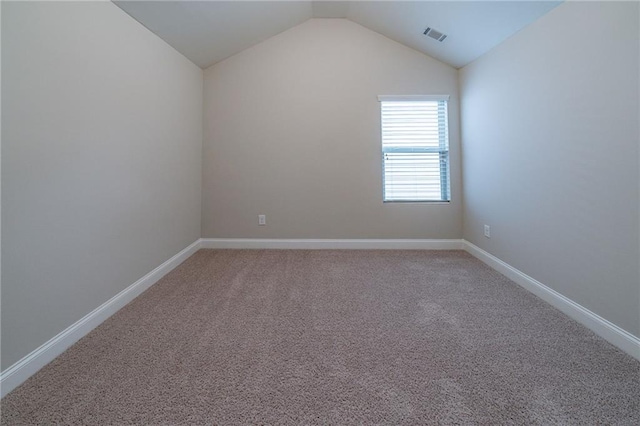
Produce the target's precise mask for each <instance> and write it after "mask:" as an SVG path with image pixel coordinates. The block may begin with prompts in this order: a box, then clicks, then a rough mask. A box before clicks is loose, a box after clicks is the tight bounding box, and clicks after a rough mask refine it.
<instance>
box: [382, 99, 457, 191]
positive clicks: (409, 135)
mask: <svg viewBox="0 0 640 426" xmlns="http://www.w3.org/2000/svg"><path fill="white" fill-rule="evenodd" d="M381 123H382V152H383V167H384V200H385V201H449V200H450V191H449V137H448V131H447V127H448V122H447V101H446V100H433V101H382V102H381Z"/></svg>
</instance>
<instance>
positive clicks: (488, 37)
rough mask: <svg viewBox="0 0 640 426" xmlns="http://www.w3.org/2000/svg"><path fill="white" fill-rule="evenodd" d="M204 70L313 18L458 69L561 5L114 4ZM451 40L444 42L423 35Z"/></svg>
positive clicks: (479, 2)
mask: <svg viewBox="0 0 640 426" xmlns="http://www.w3.org/2000/svg"><path fill="white" fill-rule="evenodd" d="M114 3H115V4H116V5H118V6H119V7H120V8H122V9H123V10H124V11H125V12H126V13H128V14H129V15H131V16H132V17H133V18H135V19H136V20H138V22H140V23H141V24H142V25H144V26H146V27H147V28H148V29H149V30H151V31H152V32H154V33H155V34H156V35H158V36H159V37H160V38H162V39H163V40H165V41H166V42H167V43H169V44H170V45H171V46H173V47H174V48H175V49H176V50H178V51H179V52H180V53H182V54H183V55H185V56H186V57H187V58H189V59H190V60H191V61H193V62H194V63H195V64H196V65H198V66H200V67H201V68H203V69H204V68H208V67H209V66H211V65H213V64H215V63H217V62H219V61H221V60H223V59H225V58H228V57H229V56H232V55H234V54H236V53H239V52H240V51H242V50H244V49H247V48H248V47H251V46H253V45H255V44H257V43H260V42H261V41H264V40H266V39H268V38H270V37H272V36H274V35H277V34H279V33H281V32H283V31H285V30H287V29H289V28H291V27H294V26H296V25H299V24H301V23H302V22H304V21H306V20H308V19H311V18H343V19H348V20H351V21H353V22H355V23H357V24H360V25H362V26H363V27H365V28H367V29H369V30H372V31H375V32H377V33H380V34H382V35H384V36H386V37H388V38H390V39H392V40H394V41H396V42H399V43H402V44H404V45H406V46H408V47H411V48H412V49H415V50H417V51H419V52H422V53H424V54H425V55H428V56H431V57H433V58H435V59H438V60H440V61H442V62H444V63H446V64H449V65H451V66H453V67H455V68H460V67H462V66H465V65H467V64H469V63H470V62H472V61H473V60H475V59H477V58H478V57H480V56H481V55H483V54H484V53H486V52H488V51H489V50H491V49H492V48H493V47H495V46H497V45H498V44H500V43H501V42H503V41H504V40H506V39H507V38H509V37H510V36H512V35H513V34H515V33H516V32H518V31H520V30H521V29H522V28H524V27H525V26H527V25H528V24H530V23H531V22H533V21H535V20H536V19H538V18H539V17H541V16H542V15H544V14H545V13H547V12H549V11H550V10H551V9H553V8H554V7H556V6H558V5H559V4H560V3H562V2H559V1H473V2H458V1H204V2H202V1H188V0H185V1H114ZM427 27H432V28H436V29H437V30H438V31H440V32H443V33H444V34H447V38H446V40H445V41H444V42H442V43H440V42H437V41H436V40H432V39H430V38H429V37H427V36H425V35H424V34H423V32H424V30H425V29H426V28H427Z"/></svg>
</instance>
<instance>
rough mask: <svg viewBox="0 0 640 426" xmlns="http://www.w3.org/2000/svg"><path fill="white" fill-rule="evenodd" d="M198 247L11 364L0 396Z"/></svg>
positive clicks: (194, 246) (2, 378)
mask: <svg viewBox="0 0 640 426" xmlns="http://www.w3.org/2000/svg"><path fill="white" fill-rule="evenodd" d="M199 249H200V240H197V241H195V242H194V243H192V244H191V245H189V246H188V247H187V248H185V249H184V250H182V251H180V252H179V253H178V254H176V255H175V256H173V257H172V258H171V259H169V260H167V261H166V262H164V263H163V264H162V265H160V266H158V267H157V268H155V269H154V270H153V271H151V272H149V273H148V274H147V275H145V276H144V277H142V278H140V279H139V280H138V281H136V282H135V283H133V284H131V285H130V286H129V287H127V288H125V289H124V290H122V291H121V292H120V293H118V294H116V295H115V296H113V297H112V298H111V299H109V300H108V301H106V302H105V303H103V304H102V305H100V306H99V307H97V308H96V309H94V310H93V311H91V312H90V313H88V314H87V315H85V316H84V317H82V318H81V319H80V320H78V321H76V322H75V323H74V324H72V325H71V326H69V327H68V328H66V329H65V330H63V331H62V332H60V333H59V334H58V335H56V336H54V337H53V338H52V339H50V340H49V341H48V342H46V343H44V344H43V345H42V346H40V347H39V348H37V349H36V350H34V351H33V352H31V353H30V354H28V355H27V356H25V357H24V358H22V359H21V360H20V361H18V362H16V363H15V364H13V365H12V366H11V367H9V368H7V369H6V370H5V371H3V372H2V373H1V374H0V397H4V396H5V395H6V394H8V393H9V392H11V391H12V390H13V389H15V388H16V387H18V386H19V385H20V384H21V383H23V382H24V381H25V380H27V379H28V378H29V377H31V376H32V375H33V374H35V373H36V372H37V371H38V370H40V369H41V368H42V367H44V366H45V365H47V364H48V363H49V362H51V361H53V360H54V359H55V358H56V357H57V356H58V355H60V354H61V353H62V352H64V351H65V350H66V349H67V348H69V347H70V346H71V345H73V344H74V343H76V342H77V341H78V340H80V339H81V338H82V337H84V336H85V335H87V334H88V333H89V332H90V331H91V330H93V329H94V328H96V327H97V326H98V325H100V324H101V323H102V322H104V321H105V320H106V319H107V318H109V317H110V316H111V315H113V314H115V313H116V312H117V311H118V310H120V309H121V308H122V307H123V306H125V305H126V304H127V303H129V302H131V301H132V300H133V299H135V298H136V297H137V296H139V295H140V294H141V293H142V292H143V291H145V290H146V289H148V288H149V287H151V286H152V285H153V284H155V283H156V282H158V281H159V280H160V279H161V278H162V277H164V276H165V275H166V274H168V273H169V272H171V270H173V269H174V268H175V267H176V266H178V265H179V264H180V263H182V262H184V261H185V260H186V259H187V258H188V257H189V256H191V255H192V254H194V253H195V252H196V251H198V250H199Z"/></svg>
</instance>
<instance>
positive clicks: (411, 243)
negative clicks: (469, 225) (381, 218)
mask: <svg viewBox="0 0 640 426" xmlns="http://www.w3.org/2000/svg"><path fill="white" fill-rule="evenodd" d="M201 241H202V246H201V247H202V248H207V249H298V250H317V249H335V250H341V249H342V250H460V249H462V240H418V239H395V240H391V239H375V240H374V239H359V240H353V239H352V240H338V239H336V240H330V239H261V238H255V239H253V238H203V239H202V240H201Z"/></svg>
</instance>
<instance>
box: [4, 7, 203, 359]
mask: <svg viewBox="0 0 640 426" xmlns="http://www.w3.org/2000/svg"><path fill="white" fill-rule="evenodd" d="M2 65H3V69H2V143H3V145H2V151H3V152H2V154H3V155H2V206H3V209H2V369H3V370H4V369H6V368H7V367H9V366H10V365H11V364H13V363H14V362H16V361H17V360H19V359H20V358H21V357H23V356H25V355H26V354H28V353H29V352H31V351H32V350H34V349H35V348H37V347H38V346H39V345H41V344H42V343H44V342H45V341H47V340H48V339H50V338H51V337H53V336H54V335H56V334H57V333H59V332H60V331H62V330H63V329H65V328H66V327H68V326H69V325H71V324H72V323H74V322H75V321H77V320H78V319H80V318H81V317H82V316H84V315H85V314H87V313H88V312H90V311H92V310H93V309H94V308H96V307H97V306H99V305H100V304H102V303H103V302H105V301H106V300H108V299H109V298H111V297H112V296H114V295H115V294H116V293H118V292H119V291H121V290H122V289H124V288H126V287H127V286H129V285H130V284H132V283H133V282H135V281H136V280H138V279H139V278H140V277H142V276H143V275H145V274H146V273H148V272H149V271H151V270H152V269H153V268H155V267H157V266H158V265H160V264H161V263H162V262H164V261H165V260H167V259H169V258H170V257H171V256H173V255H175V254H176V253H177V252H179V251H180V250H181V249H183V248H185V247H186V246H187V245H189V244H190V243H192V242H194V241H195V240H197V239H198V238H199V237H200V212H201V205H200V200H201V150H202V118H201V117H202V70H201V69H200V68H198V67H196V66H195V65H193V64H192V63H191V62H189V61H188V60H187V59H185V58H184V57H183V56H181V55H180V54H178V53H177V52H176V51H175V50H173V49H172V48H171V47H169V46H168V45H167V44H166V43H164V42H163V41H161V40H160V39H159V38H158V37H156V36H155V35H153V34H151V33H150V32H149V31H148V30H146V29H145V28H144V27H143V26H141V25H140V24H139V23H137V22H136V21H135V20H133V19H132V18H131V17H129V16H128V15H126V14H125V13H124V12H123V11H121V10H120V9H119V8H118V7H116V6H115V5H113V4H112V3H110V2H99V3H94V2H91V3H84V2H83V3H59V2H55V3H47V2H45V3H24V2H17V3H7V2H2Z"/></svg>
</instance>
